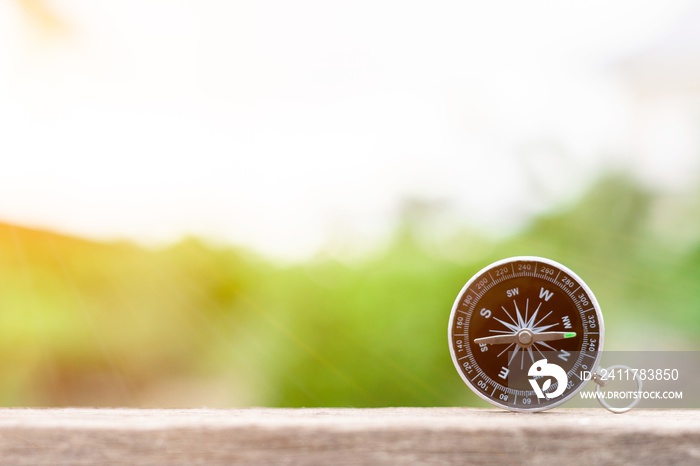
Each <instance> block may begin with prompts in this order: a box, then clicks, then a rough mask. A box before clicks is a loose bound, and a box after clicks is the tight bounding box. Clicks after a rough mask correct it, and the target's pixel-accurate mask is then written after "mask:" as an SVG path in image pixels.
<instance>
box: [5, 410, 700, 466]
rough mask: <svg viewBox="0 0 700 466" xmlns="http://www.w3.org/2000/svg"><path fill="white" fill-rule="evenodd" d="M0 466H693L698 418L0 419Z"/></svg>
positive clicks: (308, 414) (111, 413) (287, 413)
mask: <svg viewBox="0 0 700 466" xmlns="http://www.w3.org/2000/svg"><path fill="white" fill-rule="evenodd" d="M0 464H3V465H5V464H7V465H17V466H20V465H44V464H46V465H60V464H66V465H68V464H70V465H83V464H100V465H103V464H105V465H111V464H129V465H146V464H148V465H187V464H201V465H205V464H206V465H224V464H226V465H239V464H251V465H253V464H254V465H265V464H270V465H296V464H304V465H355V464H363V465H384V464H386V465H406V464H415V465H452V464H455V465H456V464H459V465H464V464H547V465H556V464H567V465H568V464H587V465H597V464H655V465H656V464H700V411H699V410H675V411H663V410H642V409H639V410H633V411H631V412H629V413H626V414H621V415H616V414H612V413H609V412H608V411H605V410H603V409H576V410H574V409H555V410H552V411H548V412H544V413H536V414H516V413H510V412H506V411H499V410H495V409H471V408H383V409H335V408H334V409H264V408H247V409H228V410H222V409H183V410H180V409H167V410H163V409H82V408H70V409H0Z"/></svg>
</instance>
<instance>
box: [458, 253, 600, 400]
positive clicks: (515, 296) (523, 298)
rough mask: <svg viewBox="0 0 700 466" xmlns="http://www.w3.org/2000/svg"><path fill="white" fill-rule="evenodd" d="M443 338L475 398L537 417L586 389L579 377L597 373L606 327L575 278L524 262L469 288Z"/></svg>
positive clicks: (478, 278)
mask: <svg viewBox="0 0 700 466" xmlns="http://www.w3.org/2000/svg"><path fill="white" fill-rule="evenodd" d="M572 290H575V291H574V292H572ZM530 301H532V310H530ZM501 312H502V313H501ZM448 334H449V344H450V354H451V356H452V360H453V362H454V365H455V368H456V369H457V372H458V373H459V375H460V377H461V378H462V380H463V381H464V383H465V384H466V385H467V386H468V387H469V388H470V389H471V390H473V391H474V392H475V393H476V394H477V395H478V396H479V397H481V398H483V399H484V400H486V401H488V402H490V403H492V404H494V405H496V406H498V407H501V408H505V409H509V410H513V411H542V410H545V409H550V408H552V407H555V406H558V405H560V404H562V403H564V402H565V401H567V400H569V399H571V398H572V397H573V396H575V395H576V393H578V392H579V391H580V390H581V389H582V388H583V386H584V385H585V384H586V383H587V380H586V379H587V378H586V377H581V376H578V374H579V373H581V371H592V372H595V370H597V369H598V364H599V361H600V356H601V350H602V346H603V335H604V326H603V317H602V314H601V312H600V307H599V306H598V302H597V301H596V299H595V297H594V296H593V293H592V292H591V290H590V289H589V288H588V286H587V285H586V284H585V283H584V282H583V281H582V280H581V279H580V278H579V277H578V276H577V275H576V274H575V273H573V272H572V271H571V270H569V269H568V268H566V267H564V266H563V265H561V264H559V263H557V262H554V261H552V260H549V259H544V258H541V257H531V256H524V257H513V258H509V259H504V260H501V261H498V262H495V263H493V264H491V265H489V266H486V267H484V268H483V269H482V270H480V271H479V272H477V273H476V274H475V275H474V276H473V277H472V278H470V279H469V280H468V281H467V283H466V284H465V285H464V287H463V288H462V290H461V291H460V293H459V295H458V296H457V298H456V299H455V302H454V305H453V307H452V312H451V314H450V321H449V325H448ZM547 380H550V384H549V386H548V387H545V386H544V384H545V382H546V381H547ZM545 392H546V393H545Z"/></svg>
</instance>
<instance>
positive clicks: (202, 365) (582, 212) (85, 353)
mask: <svg viewBox="0 0 700 466" xmlns="http://www.w3.org/2000/svg"><path fill="white" fill-rule="evenodd" d="M435 209H439V207H435V206H434V205H432V204H430V203H425V202H419V201H411V202H406V204H405V205H404V206H403V207H402V209H401V215H400V216H399V221H398V223H397V225H396V228H395V230H394V234H393V235H392V237H391V239H390V240H389V241H387V242H386V243H385V244H384V245H383V246H381V247H377V248H376V249H374V250H373V251H371V252H368V253H366V254H363V255H354V256H351V255H348V256H345V257H344V256H343V255H338V254H326V253H323V252H320V253H319V254H318V255H317V256H316V257H314V258H311V259H309V260H307V261H301V262H297V263H293V264H290V263H284V264H283V263H278V262H276V261H273V260H269V259H266V258H264V257H261V256H259V255H256V254H253V253H252V252H250V251H247V250H245V249H241V248H235V247H231V246H222V245H217V244H214V243H209V242H206V241H202V240H199V239H197V238H188V239H185V240H182V241H181V242H179V243H178V244H175V245H172V246H170V247H167V248H162V249H148V248H144V247H141V246H137V245H135V244H131V243H127V242H117V243H100V242H93V241H87V240H82V239H79V238H73V237H68V236H63V235H59V234H54V233H51V232H48V231H39V230H31V229H26V228H22V227H18V226H13V225H8V224H5V225H2V226H1V227H0V284H1V286H0V309H1V310H2V312H0V370H1V371H2V374H3V379H2V380H3V381H2V383H1V384H0V402H1V403H2V404H3V405H5V406H34V405H50V406H62V405H98V406H112V405H119V406H121V405H133V406H191V407H192V406H247V405H264V406H397V405H401V406H404V405H405V406H444V405H471V404H477V405H478V404H479V402H477V400H475V399H474V397H472V395H471V392H470V391H469V390H467V389H466V388H465V387H464V385H463V384H462V382H461V380H460V379H459V377H458V375H457V373H456V371H455V370H454V368H453V367H452V362H451V360H450V356H449V352H448V349H447V338H446V328H447V320H448V316H449V313H450V308H451V305H452V302H453V300H454V298H455V297H456V295H457V293H458V291H459V290H460V288H461V287H462V286H463V284H464V283H465V282H466V280H467V279H468V278H469V277H470V276H471V275H472V274H473V273H475V272H476V271H478V270H479V269H480V268H481V267H483V266H485V265H487V264H488V263H490V262H492V261H494V260H497V259H500V258H504V257H508V256H512V255H541V256H545V257H549V258H552V259H555V260H557V261H560V262H562V263H563V264H565V265H567V266H568V267H570V268H572V269H573V270H575V271H576V272H577V273H578V274H579V275H580V276H581V277H582V278H583V279H584V280H586V281H587V283H588V284H589V285H590V286H591V288H592V289H593V291H594V293H595V294H596V296H597V297H598V300H599V302H600V303H601V306H602V308H603V313H604V317H605V322H606V326H607V333H606V348H607V349H617V350H628V349H629V350H637V349H645V348H654V349H660V350H672V349H694V350H697V349H699V348H698V346H699V345H698V343H697V338H696V333H697V332H698V331H700V312H698V310H699V309H700V234H698V226H699V225H700V196H698V193H694V194H690V193H689V194H688V195H686V196H681V197H679V196H675V197H672V198H669V197H668V196H667V195H663V194H659V193H653V192H650V191H648V190H645V189H643V188H641V187H640V186H639V185H637V184H636V183H634V182H632V181H631V180H629V179H627V178H625V177H623V176H608V177H605V178H603V179H601V180H600V181H599V182H598V183H596V184H595V185H594V186H593V187H592V188H591V189H590V190H589V191H588V192H587V193H586V194H585V195H584V196H582V197H581V198H580V199H578V200H577V201H576V202H573V203H571V204H569V205H563V206H560V207H559V208H558V209H556V210H554V211H552V212H549V213H546V214H543V215H540V216H539V217H537V218H535V219H534V220H533V221H532V222H531V223H530V224H529V225H528V226H527V227H526V228H524V229H522V230H521V231H518V232H517V233H514V234H512V235H510V236H507V237H504V238H501V239H498V240H493V239H490V238H489V237H488V236H483V235H480V234H478V233H477V232H475V231H469V230H463V231H458V232H452V233H451V234H449V235H443V236H440V237H438V236H435V235H431V234H430V232H431V231H432V230H431V228H430V224H431V222H432V221H433V219H432V216H433V215H434V214H435V212H434V210H435Z"/></svg>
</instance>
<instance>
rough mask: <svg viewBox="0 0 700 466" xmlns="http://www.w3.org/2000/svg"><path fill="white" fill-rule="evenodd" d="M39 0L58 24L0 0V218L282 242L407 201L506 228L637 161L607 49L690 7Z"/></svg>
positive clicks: (274, 249) (535, 0)
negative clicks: (62, 31)
mask: <svg viewBox="0 0 700 466" xmlns="http://www.w3.org/2000/svg"><path fill="white" fill-rule="evenodd" d="M48 4H49V5H51V7H52V8H53V9H54V10H55V11H56V12H57V13H58V14H59V16H61V17H62V18H63V19H64V20H65V21H66V23H67V24H68V26H69V28H70V32H69V34H68V36H66V37H62V38H55V39H45V38H44V39H42V38H41V37H40V34H38V33H37V31H36V30H32V29H31V27H30V23H29V22H28V21H27V18H26V17H25V15H24V14H22V12H21V11H20V10H19V9H18V8H17V5H16V2H12V1H9V0H1V1H0V128H2V129H1V130H0V131H1V132H0V162H1V165H0V219H2V220H5V221H12V222H19V223H24V224H29V225H36V226H44V227H50V228H54V229H58V230H61V231H67V232H71V233H77V234H81V235H87V236H91V237H98V238H105V237H106V238H113V237H123V236H126V237H129V238H134V239H137V240H142V241H154V240H155V241H161V240H166V241H170V240H174V239H176V238H178V237H179V236H181V235H183V234H187V233H193V234H200V235H206V236H209V237H213V238H217V239H223V240H226V241H230V242H234V243H242V244H246V245H250V246H253V247H255V248H258V249H260V250H262V251H265V252H267V253H270V254H275V255H281V256H286V257H299V256H303V255H304V254H307V253H309V252H311V251H313V250H315V249H316V248H318V247H319V246H321V245H322V244H324V242H325V241H326V240H327V239H328V237H329V236H333V235H338V234H340V232H342V235H344V236H345V237H348V238H359V239H367V238H377V237H378V236H380V235H381V234H382V232H385V231H387V230H388V229H389V228H390V226H391V222H393V221H395V215H396V210H397V206H398V205H399V204H400V201H401V199H403V198H406V197H418V198H426V199H437V200H443V201H447V202H448V203H450V205H451V206H452V208H453V209H454V214H455V215H456V217H455V218H459V219H460V221H463V222H464V223H465V224H469V225H473V226H477V227H481V228H487V229H489V228H491V229H494V230H499V231H502V230H503V229H505V228H512V226H514V225H517V224H518V223H519V222H521V221H522V220H523V219H525V218H527V216H529V215H531V214H532V213H534V212H538V211H540V210H541V209H544V208H547V207H548V206H551V205H552V204H553V203H556V202H560V201H561V200H562V199H567V198H568V197H570V196H572V195H576V194H577V193H578V192H580V190H581V189H583V188H584V187H585V185H586V183H588V182H590V180H591V179H592V178H593V177H594V176H595V174H596V173H598V172H599V170H600V169H601V168H602V167H604V166H618V167H619V166H622V167H623V168H629V169H631V167H626V165H625V164H629V163H630V159H629V154H628V153H626V148H627V146H626V144H627V142H628V141H627V140H626V139H625V137H626V136H625V135H626V134H628V125H629V115H627V114H626V112H627V110H626V109H625V104H624V93H621V92H620V89H619V83H618V82H617V81H615V79H614V74H613V73H611V66H610V65H611V64H612V63H614V62H615V60H616V59H617V58H618V57H621V56H624V55H625V54H628V53H631V52H633V51H635V50H638V49H642V48H644V46H645V44H649V43H653V42H654V40H656V39H658V38H659V37H662V36H664V35H665V34H666V33H667V32H668V31H669V29H670V28H672V27H673V25H674V24H676V22H677V21H678V19H679V17H681V16H682V15H683V14H684V13H686V12H687V11H688V9H689V7H690V6H692V3H690V2H689V1H686V0H665V1H655V2H639V1H631V0H625V1H616V2H611V1H609V0H606V1H602V0H594V1H587V2H571V1H564V2H562V1H560V0H556V1H555V0H551V1H543V0H527V1H522V0H517V1H512V2H503V1H493V2H486V1H475V2H465V1H463V0H459V1H433V2H407V1H384V2H382V1H376V0H373V1H353V2H344V1H335V2H333V1H324V0H319V1H296V2H288V1H282V0H280V1H269V0H268V1H261V0H254V1H246V2H244V1H237V2H232V1H224V0H221V1H214V0H111V1H107V0H101V1H94V0H91V1H89V0H82V1H80V0H55V1H52V2H50V3H48ZM615 154H620V155H619V158H616V155H615ZM654 164H655V163H654V162H653V161H650V162H649V166H648V167H647V168H645V167H644V166H642V167H638V170H640V171H641V172H643V171H644V170H647V171H648V170H651V169H653V167H654V166H655V165H654ZM664 164H665V165H666V166H670V167H672V169H673V170H676V171H677V172H678V173H679V174H680V173H682V172H683V171H684V170H686V169H687V163H684V162H683V161H682V160H680V161H678V163H675V162H674V161H673V160H668V161H666V162H664Z"/></svg>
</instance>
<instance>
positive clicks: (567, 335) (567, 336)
mask: <svg viewBox="0 0 700 466" xmlns="http://www.w3.org/2000/svg"><path fill="white" fill-rule="evenodd" d="M575 336H576V332H566V333H565V334H564V338H574V337H575Z"/></svg>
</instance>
